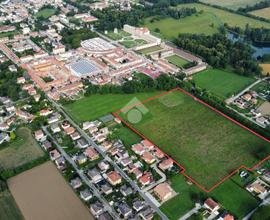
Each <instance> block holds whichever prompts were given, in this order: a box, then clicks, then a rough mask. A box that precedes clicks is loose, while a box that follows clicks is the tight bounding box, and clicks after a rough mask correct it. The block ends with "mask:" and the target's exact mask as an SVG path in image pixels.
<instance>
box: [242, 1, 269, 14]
mask: <svg viewBox="0 0 270 220" xmlns="http://www.w3.org/2000/svg"><path fill="white" fill-rule="evenodd" d="M267 7H270V0H265V1H261V2H257V3H256V4H255V5H247V6H246V7H241V8H239V9H238V11H240V12H245V13H247V12H250V11H255V10H259V9H263V8H267Z"/></svg>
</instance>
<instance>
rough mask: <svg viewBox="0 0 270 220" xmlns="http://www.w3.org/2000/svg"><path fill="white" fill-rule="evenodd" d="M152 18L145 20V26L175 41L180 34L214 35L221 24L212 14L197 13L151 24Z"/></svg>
mask: <svg viewBox="0 0 270 220" xmlns="http://www.w3.org/2000/svg"><path fill="white" fill-rule="evenodd" d="M151 19H152V18H147V19H146V20H145V26H147V27H148V28H149V29H150V30H151V31H153V32H155V31H156V29H157V28H158V29H159V30H160V33H161V36H162V37H163V38H166V39H173V38H176V37H177V36H178V34H180V33H191V34H201V33H204V34H206V35H212V34H214V33H217V32H218V27H219V26H220V22H219V21H218V20H217V19H216V18H215V16H214V15H213V14H211V13H206V12H204V13H197V14H196V15H192V16H189V17H185V18H181V19H178V20H177V19H173V18H164V19H161V20H159V21H154V22H150V21H151Z"/></svg>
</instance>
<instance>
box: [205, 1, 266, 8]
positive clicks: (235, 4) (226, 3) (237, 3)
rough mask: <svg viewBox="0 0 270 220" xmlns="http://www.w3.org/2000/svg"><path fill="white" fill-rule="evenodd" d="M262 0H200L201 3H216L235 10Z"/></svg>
mask: <svg viewBox="0 0 270 220" xmlns="http://www.w3.org/2000/svg"><path fill="white" fill-rule="evenodd" d="M261 1H262V0H223V1H220V0H201V2H203V3H207V4H211V5H218V6H221V7H225V8H229V9H234V10H237V9H238V8H241V7H246V6H247V5H249V6H252V5H255V4H256V3H258V2H261Z"/></svg>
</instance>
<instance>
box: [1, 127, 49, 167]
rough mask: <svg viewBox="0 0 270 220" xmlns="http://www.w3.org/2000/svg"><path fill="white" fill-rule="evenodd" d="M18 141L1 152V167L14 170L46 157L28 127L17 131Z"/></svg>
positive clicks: (14, 141)
mask: <svg viewBox="0 0 270 220" xmlns="http://www.w3.org/2000/svg"><path fill="white" fill-rule="evenodd" d="M16 135H17V137H16V139H15V140H13V141H11V142H10V143H8V144H7V146H6V147H5V148H3V149H2V150H0V167H2V168H3V169H14V168H16V167H19V166H21V165H23V164H26V163H29V162H31V161H33V160H35V159H37V158H39V157H42V156H44V152H43V151H42V149H41V148H40V146H39V145H38V143H37V142H36V140H35V139H34V138H33V137H32V134H31V130H30V129H29V128H26V127H22V128H19V129H18V131H16Z"/></svg>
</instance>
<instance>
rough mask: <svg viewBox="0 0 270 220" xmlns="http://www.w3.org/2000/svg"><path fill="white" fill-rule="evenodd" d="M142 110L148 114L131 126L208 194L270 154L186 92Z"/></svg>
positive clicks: (258, 141)
mask: <svg viewBox="0 0 270 220" xmlns="http://www.w3.org/2000/svg"><path fill="white" fill-rule="evenodd" d="M144 105H145V107H146V108H147V109H148V113H147V114H145V115H143V118H142V119H141V120H140V121H139V122H137V123H136V124H134V123H133V124H132V123H131V124H132V125H133V126H134V127H135V128H136V129H137V130H138V131H139V132H140V133H141V134H143V135H144V136H146V137H147V138H149V139H150V140H151V141H153V142H154V143H155V144H157V146H159V147H160V148H161V149H162V150H163V151H164V152H166V153H167V154H168V155H170V156H172V157H173V158H174V159H175V160H176V161H177V162H178V163H179V164H181V165H182V166H183V167H184V168H185V169H186V171H185V173H186V174H187V175H189V176H190V177H192V178H193V179H195V181H197V182H198V183H199V184H200V185H202V186H203V187H205V188H206V189H208V190H209V189H210V188H212V187H213V186H214V185H215V184H217V183H219V182H220V181H221V180H222V179H223V178H224V177H225V176H227V175H228V174H230V173H231V172H232V171H234V170H235V169H237V168H238V167H239V166H241V165H242V164H243V165H245V166H247V167H252V166H254V165H255V164H256V163H258V162H259V161H260V160H262V159H263V158H264V157H266V156H268V155H269V153H270V144H269V143H268V142H266V141H265V140H263V139H261V138H259V137H257V136H256V135H254V134H252V133H251V132H249V131H247V130H245V129H243V128H241V127H240V126H238V125H236V124H235V123H233V122H231V121H230V120H228V119H227V118H225V117H223V116H221V115H220V114H218V113H216V112H214V111H212V110H210V109H209V108H208V107H206V106H205V105H203V104H201V103H199V102H197V101H194V99H193V98H192V97H190V96H188V95H186V94H184V93H183V92H180V91H174V92H171V93H169V94H167V95H163V96H161V97H160V98H157V99H153V100H151V101H149V102H146V103H144ZM120 116H121V117H123V118H124V119H125V120H127V119H126V117H127V116H126V114H120ZM202 131H203V132H202ZM246 140H249V141H248V142H247V141H246ZM191 149H192V150H191ZM225 155H226V156H225Z"/></svg>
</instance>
